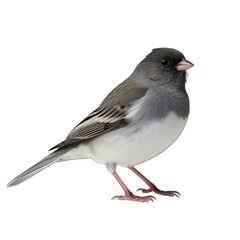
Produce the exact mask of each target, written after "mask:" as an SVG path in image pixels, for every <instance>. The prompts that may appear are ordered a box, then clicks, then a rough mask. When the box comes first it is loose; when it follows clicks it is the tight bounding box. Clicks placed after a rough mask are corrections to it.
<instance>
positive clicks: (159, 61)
mask: <svg viewBox="0 0 240 240" xmlns="http://www.w3.org/2000/svg"><path fill="white" fill-rule="evenodd" d="M192 66H193V64H192V63H190V62H189V61H187V60H186V59H185V57H184V55H183V54H182V53H181V52H179V51H177V50H176V49H173V48H155V49H153V50H152V52H151V53H150V54H148V55H147V56H146V58H145V59H144V60H143V61H142V62H141V63H140V64H139V65H138V67H137V68H136V73H139V72H140V71H144V74H145V76H146V77H147V78H148V79H150V80H152V81H157V82H159V84H160V83H161V84H165V83H170V82H175V83H176V84H178V83H179V84H180V85H182V84H184V83H185V80H186V70H187V69H189V68H190V67H192Z"/></svg>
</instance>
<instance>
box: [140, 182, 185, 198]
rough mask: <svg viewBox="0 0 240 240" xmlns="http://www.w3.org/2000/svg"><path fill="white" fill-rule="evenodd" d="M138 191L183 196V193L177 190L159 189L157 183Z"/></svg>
mask: <svg viewBox="0 0 240 240" xmlns="http://www.w3.org/2000/svg"><path fill="white" fill-rule="evenodd" d="M137 191H142V192H143V193H149V192H155V193H156V194H160V195H163V196H169V197H178V198H179V197H180V196H181V194H180V193H179V192H177V191H162V190H160V189H158V188H157V187H156V186H155V185H153V186H151V187H150V188H149V189H144V188H139V189H138V190H137Z"/></svg>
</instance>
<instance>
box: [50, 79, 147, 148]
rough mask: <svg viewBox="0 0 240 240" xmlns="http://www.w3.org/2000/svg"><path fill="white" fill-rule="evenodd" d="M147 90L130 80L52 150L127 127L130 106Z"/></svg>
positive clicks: (114, 90) (109, 95) (123, 83)
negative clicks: (127, 113)
mask: <svg viewBox="0 0 240 240" xmlns="http://www.w3.org/2000/svg"><path fill="white" fill-rule="evenodd" d="M146 91H147V89H146V88H143V87H139V86H137V85H136V84H134V83H133V82H132V81H130V80H129V79H127V80H125V81H124V82H122V83H121V84H120V85H118V86H117V87H116V88H115V89H113V90H112V92H110V93H109V94H108V96H107V97H106V98H105V99H104V100H103V102H102V103H101V104H100V106H99V107H98V108H97V109H96V110H95V111H93V112H92V113H91V114H89V115H88V116H87V117H86V118H85V119H84V120H83V121H82V122H80V123H79V124H78V125H77V126H76V127H75V128H74V129H73V130H72V131H71V132H70V133H69V134H68V136H67V138H66V140H65V141H63V142H61V143H59V144H57V145H56V146H54V147H52V148H51V149H50V150H53V149H56V148H61V147H63V146H67V145H69V144H72V143H75V142H80V141H83V140H87V139H91V138H94V137H97V136H99V135H101V134H104V133H107V132H109V131H112V130H116V129H118V128H121V127H124V126H126V125H127V124H128V123H127V121H126V119H125V116H126V112H127V110H128V108H129V107H130V105H131V104H132V103H133V102H134V101H135V100H138V99H140V98H141V97H143V96H144V95H145V93H146Z"/></svg>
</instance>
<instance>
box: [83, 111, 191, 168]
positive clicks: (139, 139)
mask: <svg viewBox="0 0 240 240" xmlns="http://www.w3.org/2000/svg"><path fill="white" fill-rule="evenodd" d="M186 122H187V118H185V119H183V118H179V117H178V116H177V115H176V114H175V113H173V112H171V113H169V115H168V116H167V117H166V118H165V119H164V120H163V121H162V122H153V123H151V124H150V125H149V126H144V127H143V128H142V129H141V130H138V131H136V132H135V133H131V134H129V131H126V128H124V127H123V128H120V129H118V130H116V131H113V132H109V133H106V134H104V135H102V136H99V137H97V138H95V139H93V140H92V141H90V142H89V143H88V145H87V148H88V149H87V151H86V152H88V155H89V156H86V157H91V158H92V159H94V160H95V161H97V162H99V163H104V164H106V163H116V164H117V165H120V166H124V167H127V166H134V165H137V164H140V163H142V162H144V161H147V160H149V159H151V158H153V157H154V156H156V155H158V154H159V153H161V152H163V151H164V150H165V149H166V148H168V147H169V146H170V145H171V144H172V143H173V142H174V141H175V140H176V139H177V138H178V137H179V135H180V134H181V132H182V130H183V128H184V126H185V124H186Z"/></svg>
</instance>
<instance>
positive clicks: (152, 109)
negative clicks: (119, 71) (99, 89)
mask: <svg viewBox="0 0 240 240" xmlns="http://www.w3.org/2000/svg"><path fill="white" fill-rule="evenodd" d="M193 66H194V64H192V63H191V62H190V61H188V60H186V58H185V57H184V55H183V54H182V53H181V52H180V51H178V50H176V49H173V48H155V49H153V50H152V51H151V52H150V53H149V54H148V55H146V57H145V58H144V59H143V60H142V61H141V62H140V63H139V64H138V65H137V66H136V68H135V69H134V71H133V72H132V74H131V75H130V76H129V77H128V78H127V79H126V80H124V81H123V82H122V83H120V84H119V85H118V86H117V87H116V88H114V89H113V90H112V91H111V92H110V93H109V94H108V95H107V96H106V97H105V99H104V100H103V101H102V103H101V104H100V105H99V107H98V108H97V109H96V110H95V111H93V112H92V113H90V114H89V115H88V116H87V117H86V118H85V119H83V121H81V122H80V123H79V124H78V125H77V126H76V127H75V128H73V130H72V131H71V132H70V133H69V134H68V135H67V137H66V139H65V140H64V141H62V142H60V143H59V144H57V145H55V146H54V147H52V148H51V149H50V151H52V152H51V153H50V154H49V155H48V156H46V157H45V158H43V159H42V160H41V161H39V162H37V163H36V164H35V165H33V166H32V167H30V168H29V169H27V170H26V171H24V172H23V173H21V174H20V175H18V176H17V177H15V178H14V179H13V180H11V181H10V182H9V183H8V184H7V187H10V186H14V185H17V184H19V183H21V182H23V181H25V180H27V179H28V178H30V177H32V176H33V175H35V174H37V173H38V172H40V171H42V170H43V169H45V168H47V167H49V166H51V165H52V164H54V163H57V162H62V161H67V160H74V159H86V158H88V159H93V160H94V161H96V162H97V163H100V164H105V165H106V167H107V169H108V171H109V172H110V173H111V174H112V175H113V176H114V177H115V179H116V180H117V182H118V183H119V184H120V186H121V187H122V189H123V191H124V195H117V196H114V197H113V198H112V199H118V200H131V201H136V202H149V201H153V200H155V199H156V198H155V197H154V196H152V195H147V196H138V195H135V194H133V193H132V191H130V190H129V188H128V187H127V186H126V185H125V183H124V182H123V181H122V179H121V178H120V177H119V175H118V174H117V172H116V169H117V166H121V167H126V168H128V169H129V170H131V171H132V172H133V173H135V174H136V175H137V176H138V177H140V178H141V179H142V180H143V181H144V182H145V183H146V185H148V186H149V188H148V189H144V188H140V189H138V190H139V191H142V193H150V192H154V193H155V194H159V195H164V196H170V197H174V196H176V197H179V196H180V193H179V192H177V191H163V190H160V189H158V188H157V186H156V185H154V184H153V183H152V182H151V181H150V180H148V179H147V178H146V177H145V176H144V175H143V174H142V173H140V172H139V171H138V170H137V169H136V168H135V166H136V165H139V164H141V163H143V162H145V161H148V160H150V159H152V158H153V157H155V156H157V155H158V154H160V153H162V152H163V151H164V150H166V149H167V148H168V147H169V146H170V145H171V144H172V143H174V142H175V140H176V139H177V138H178V137H179V136H180V134H181V133H182V131H183V129H184V127H185V125H186V122H187V119H188V116H189V97H188V94H187V91H186V87H185V84H186V74H187V73H186V70H188V69H189V68H191V67H193ZM53 150H54V151H53Z"/></svg>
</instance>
